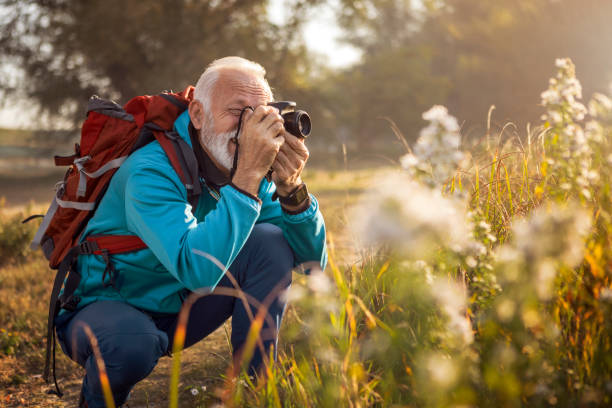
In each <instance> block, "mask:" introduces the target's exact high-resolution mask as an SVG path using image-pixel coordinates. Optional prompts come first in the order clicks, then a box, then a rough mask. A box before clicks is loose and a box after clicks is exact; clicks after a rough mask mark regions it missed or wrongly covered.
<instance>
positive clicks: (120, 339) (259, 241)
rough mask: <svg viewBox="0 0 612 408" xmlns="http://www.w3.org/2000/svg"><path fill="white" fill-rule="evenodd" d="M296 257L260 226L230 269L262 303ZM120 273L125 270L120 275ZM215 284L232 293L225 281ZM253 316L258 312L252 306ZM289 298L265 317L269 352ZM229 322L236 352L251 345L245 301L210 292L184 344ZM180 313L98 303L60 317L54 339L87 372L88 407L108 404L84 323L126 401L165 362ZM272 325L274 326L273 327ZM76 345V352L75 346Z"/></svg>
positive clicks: (116, 392)
mask: <svg viewBox="0 0 612 408" xmlns="http://www.w3.org/2000/svg"><path fill="white" fill-rule="evenodd" d="M292 267H293V253H292V251H291V249H290V248H289V245H288V244H287V241H286V240H285V238H284V237H283V233H282V230H281V229H280V228H278V227H276V226H274V225H271V224H257V225H255V227H254V229H253V231H252V233H251V235H250V237H249V238H248V240H247V242H246V243H245V245H244V247H243V248H242V250H241V251H240V253H239V255H238V257H237V258H236V260H235V261H234V262H233V263H232V265H231V266H230V268H229V271H230V272H231V274H232V275H233V276H234V277H235V279H236V280H237V281H238V284H239V286H240V288H241V290H242V291H244V292H245V293H247V294H248V295H250V296H252V297H254V298H255V299H257V300H258V301H260V302H262V301H263V300H264V299H265V298H266V296H267V295H268V293H270V292H271V291H272V290H273V289H274V288H275V287H276V286H278V284H279V282H281V281H283V282H285V283H283V284H282V286H283V287H287V286H288V285H289V284H290V283H291V269H292ZM119 273H121V272H120V271H119ZM218 286H221V287H229V288H233V287H234V286H233V285H232V284H231V282H230V280H229V279H228V277H227V276H225V277H223V278H222V279H221V281H220V283H219V285H218ZM251 310H252V313H253V315H255V314H256V313H257V311H256V308H254V307H251ZM284 310H285V301H284V299H282V297H281V298H278V297H277V298H276V299H275V300H274V301H273V302H272V304H271V306H270V307H269V310H268V313H269V315H270V317H271V320H272V322H273V323H271V322H270V320H269V319H266V320H264V326H263V328H262V331H261V336H260V337H261V339H262V342H263V344H264V349H265V350H266V353H269V350H270V347H271V346H272V345H274V346H275V350H276V341H277V339H278V326H279V325H280V322H281V319H282V317H283V312H284ZM229 317H232V337H231V342H232V347H233V350H234V353H236V352H237V351H239V350H240V349H241V347H242V345H243V343H244V342H245V340H246V337H247V334H248V332H249V328H250V319H249V317H248V314H247V311H246V310H245V308H244V304H243V303H242V301H241V300H239V299H236V298H234V297H229V296H223V295H209V296H205V297H202V298H200V299H198V300H197V301H196V302H195V303H194V305H193V307H192V309H191V313H190V315H189V321H188V324H187V333H186V338H185V347H189V346H191V345H193V344H195V343H197V342H198V341H200V340H202V339H203V338H204V337H206V336H207V335H209V334H210V333H212V332H213V331H214V330H215V329H217V328H218V327H219V326H220V325H221V324H222V323H223V322H224V321H226V320H227V319H228V318H229ZM177 320H178V314H177V315H164V316H155V315H153V316H151V315H149V314H146V313H144V312H143V311H140V310H138V309H136V308H134V307H132V306H130V305H128V304H127V303H124V302H121V301H98V302H94V303H92V304H90V305H87V306H86V307H84V308H83V309H81V310H79V311H77V312H76V313H74V314H73V315H67V316H65V315H62V316H60V317H59V318H58V322H57V327H56V330H57V337H58V340H59V343H60V345H61V347H62V350H63V351H64V353H66V354H67V355H68V356H69V357H70V358H73V359H74V360H75V361H76V362H77V363H79V364H80V365H81V366H83V367H84V368H85V370H86V374H85V378H84V379H83V386H82V393H83V396H84V397H85V400H86V401H87V404H88V407H89V408H97V407H105V404H104V398H103V395H102V390H101V387H100V382H99V376H98V368H97V364H96V361H95V357H94V354H93V351H92V348H91V345H90V341H89V339H88V338H87V336H86V334H85V332H84V330H83V328H82V327H83V326H82V324H83V323H86V324H87V325H88V326H89V327H90V328H91V330H92V332H93V333H94V335H95V336H96V338H97V341H98V346H99V348H100V352H101V355H102V358H103V359H104V362H105V365H106V371H107V374H108V378H109V381H110V386H111V389H112V392H113V396H114V398H115V404H117V405H121V404H123V403H124V402H125V400H126V399H127V397H128V394H129V393H130V391H131V389H132V387H133V386H134V385H135V384H136V383H137V382H139V381H140V380H142V379H144V378H145V377H147V376H148V375H149V373H151V371H153V368H154V367H155V365H156V364H157V361H158V359H159V358H160V357H162V356H164V355H166V354H168V352H169V351H171V349H172V342H173V338H174V332H175V328H176V324H177ZM272 324H273V326H272V327H271V325H272ZM73 346H74V349H73ZM261 363H262V355H261V353H260V350H259V348H256V350H255V354H254V355H253V358H252V360H251V362H250V369H251V371H255V370H256V369H257V367H259V366H260V364H261Z"/></svg>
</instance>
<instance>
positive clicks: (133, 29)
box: [0, 0, 316, 124]
mask: <svg viewBox="0 0 612 408" xmlns="http://www.w3.org/2000/svg"><path fill="white" fill-rule="evenodd" d="M314 3H316V1H315V2H314ZM311 4H313V2H308V1H305V0H295V1H293V2H292V6H293V7H292V8H291V9H292V10H294V11H295V12H294V14H293V15H292V16H291V17H290V18H289V20H288V22H287V24H286V25H284V26H276V25H274V24H272V23H270V22H269V20H268V16H267V8H266V6H267V1H266V0H224V1H203V0H200V1H197V0H180V1H175V0H151V1H147V2H142V1H122V0H90V1H86V2H84V1H79V0H0V16H2V14H4V15H3V16H2V17H1V18H2V20H3V21H2V26H1V27H0V50H1V51H0V55H2V56H3V59H4V61H5V62H6V61H8V62H10V63H12V64H13V65H14V66H16V67H18V68H19V69H21V70H23V72H24V75H23V81H20V82H18V83H12V82H11V80H10V79H9V78H2V79H0V91H2V92H3V93H4V94H5V95H11V94H14V93H16V92H18V91H20V90H21V91H22V92H23V93H24V94H25V95H26V96H27V97H28V98H31V99H33V100H34V101H36V102H37V103H38V104H39V105H40V108H41V109H42V111H43V112H44V113H48V114H51V115H61V116H64V117H67V118H69V119H70V120H72V121H73V123H75V124H76V123H78V122H79V121H80V120H81V119H82V114H83V106H84V104H85V102H86V101H87V99H88V98H89V97H90V96H91V95H93V94H98V95H100V96H104V97H109V98H113V99H115V100H118V101H121V102H125V101H126V100H127V99H128V98H130V97H132V96H135V95H139V94H143V93H157V92H159V91H162V90H165V89H175V90H176V89H182V88H183V87H184V86H186V85H188V84H190V83H191V84H193V83H194V82H195V81H196V80H197V78H198V76H199V75H200V73H201V72H202V71H203V69H204V68H205V66H206V65H207V64H208V63H210V62H211V61H212V60H213V59H215V58H219V57H222V56H225V55H240V56H244V57H246V58H250V59H253V60H255V61H258V62H260V63H262V65H264V66H266V68H267V70H268V73H269V75H268V76H269V79H270V82H271V83H272V85H273V86H278V87H279V88H280V91H283V90H285V89H286V90H294V89H299V85H297V84H299V83H300V82H303V81H300V78H298V77H297V76H298V75H301V74H300V72H301V73H302V74H303V75H307V73H308V70H309V66H308V64H306V63H305V61H307V59H304V58H303V57H302V56H303V53H304V52H305V49H304V47H303V42H302V41H301V38H300V37H299V36H296V35H294V33H295V32H297V30H296V28H299V25H300V24H301V23H302V19H301V18H300V17H299V13H300V12H301V11H302V10H303V9H304V8H307V7H309V6H310V5H311Z"/></svg>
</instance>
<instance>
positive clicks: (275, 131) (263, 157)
mask: <svg viewBox="0 0 612 408" xmlns="http://www.w3.org/2000/svg"><path fill="white" fill-rule="evenodd" d="M283 126H284V125H283V118H282V116H281V115H279V113H278V109H276V108H274V107H272V106H265V105H261V106H258V107H257V108H256V109H255V110H254V111H251V110H250V109H249V110H247V111H246V112H245V113H244V115H243V121H242V130H241V131H240V139H239V140H238V143H239V145H240V148H239V149H240V150H239V152H238V163H237V165H236V172H235V173H234V177H233V178H232V182H233V183H234V184H235V185H236V186H237V187H239V188H241V189H243V190H245V191H246V192H248V193H251V194H253V195H254V196H257V193H258V192H259V183H260V182H261V180H262V179H263V178H264V176H265V175H266V173H267V172H268V170H269V169H270V167H271V166H272V163H273V162H274V159H275V158H276V157H277V154H278V152H279V150H280V149H281V146H283V143H285V138H284V135H285V132H284V127H283Z"/></svg>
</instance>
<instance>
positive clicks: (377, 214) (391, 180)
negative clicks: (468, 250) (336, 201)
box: [351, 173, 471, 255]
mask: <svg viewBox="0 0 612 408" xmlns="http://www.w3.org/2000/svg"><path fill="white" fill-rule="evenodd" d="M378 179H379V181H378V182H377V184H375V185H374V186H373V187H372V188H371V189H370V190H369V191H368V192H367V193H366V194H364V195H363V196H362V198H361V201H360V202H359V203H358V204H357V206H356V207H355V209H354V210H353V215H352V219H353V220H355V222H353V223H352V225H351V228H352V229H353V232H354V236H355V237H356V238H358V239H359V240H360V242H359V243H361V244H363V245H366V246H371V245H378V244H390V245H392V246H393V247H396V248H399V249H402V250H404V251H406V254H407V255H417V254H418V255H421V254H423V253H428V252H430V251H431V248H432V246H434V247H435V246H442V247H447V248H451V249H453V250H455V251H460V250H462V249H463V248H465V247H466V246H467V245H469V242H470V241H471V240H470V230H469V228H468V225H467V223H466V213H467V208H466V203H465V201H463V200H459V199H456V198H453V197H450V198H449V197H444V196H443V195H442V193H441V192H440V191H438V190H434V189H430V188H428V187H425V186H422V185H420V184H418V183H416V182H414V181H412V180H411V179H410V178H409V177H408V176H407V175H405V174H402V173H389V174H386V175H382V176H381V177H379V178H378Z"/></svg>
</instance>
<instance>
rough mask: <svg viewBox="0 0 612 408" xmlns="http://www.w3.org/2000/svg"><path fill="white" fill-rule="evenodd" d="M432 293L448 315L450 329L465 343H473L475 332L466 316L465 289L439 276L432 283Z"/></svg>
mask: <svg viewBox="0 0 612 408" xmlns="http://www.w3.org/2000/svg"><path fill="white" fill-rule="evenodd" d="M431 293H432V295H433V296H434V298H435V299H436V301H437V302H438V304H439V305H440V307H441V308H442V310H443V312H444V314H446V316H447V317H448V323H447V327H448V330H449V331H450V332H451V333H453V334H454V335H455V336H456V338H457V339H459V340H460V341H461V342H462V343H463V344H471V343H472V341H473V340H474V334H473V332H472V326H471V324H470V321H469V320H468V318H467V317H466V316H465V311H466V307H467V299H466V294H465V290H464V289H463V288H462V287H461V286H459V285H458V284H457V283H455V282H450V281H448V280H445V279H442V278H437V279H435V280H434V282H433V284H432V292H431Z"/></svg>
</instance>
